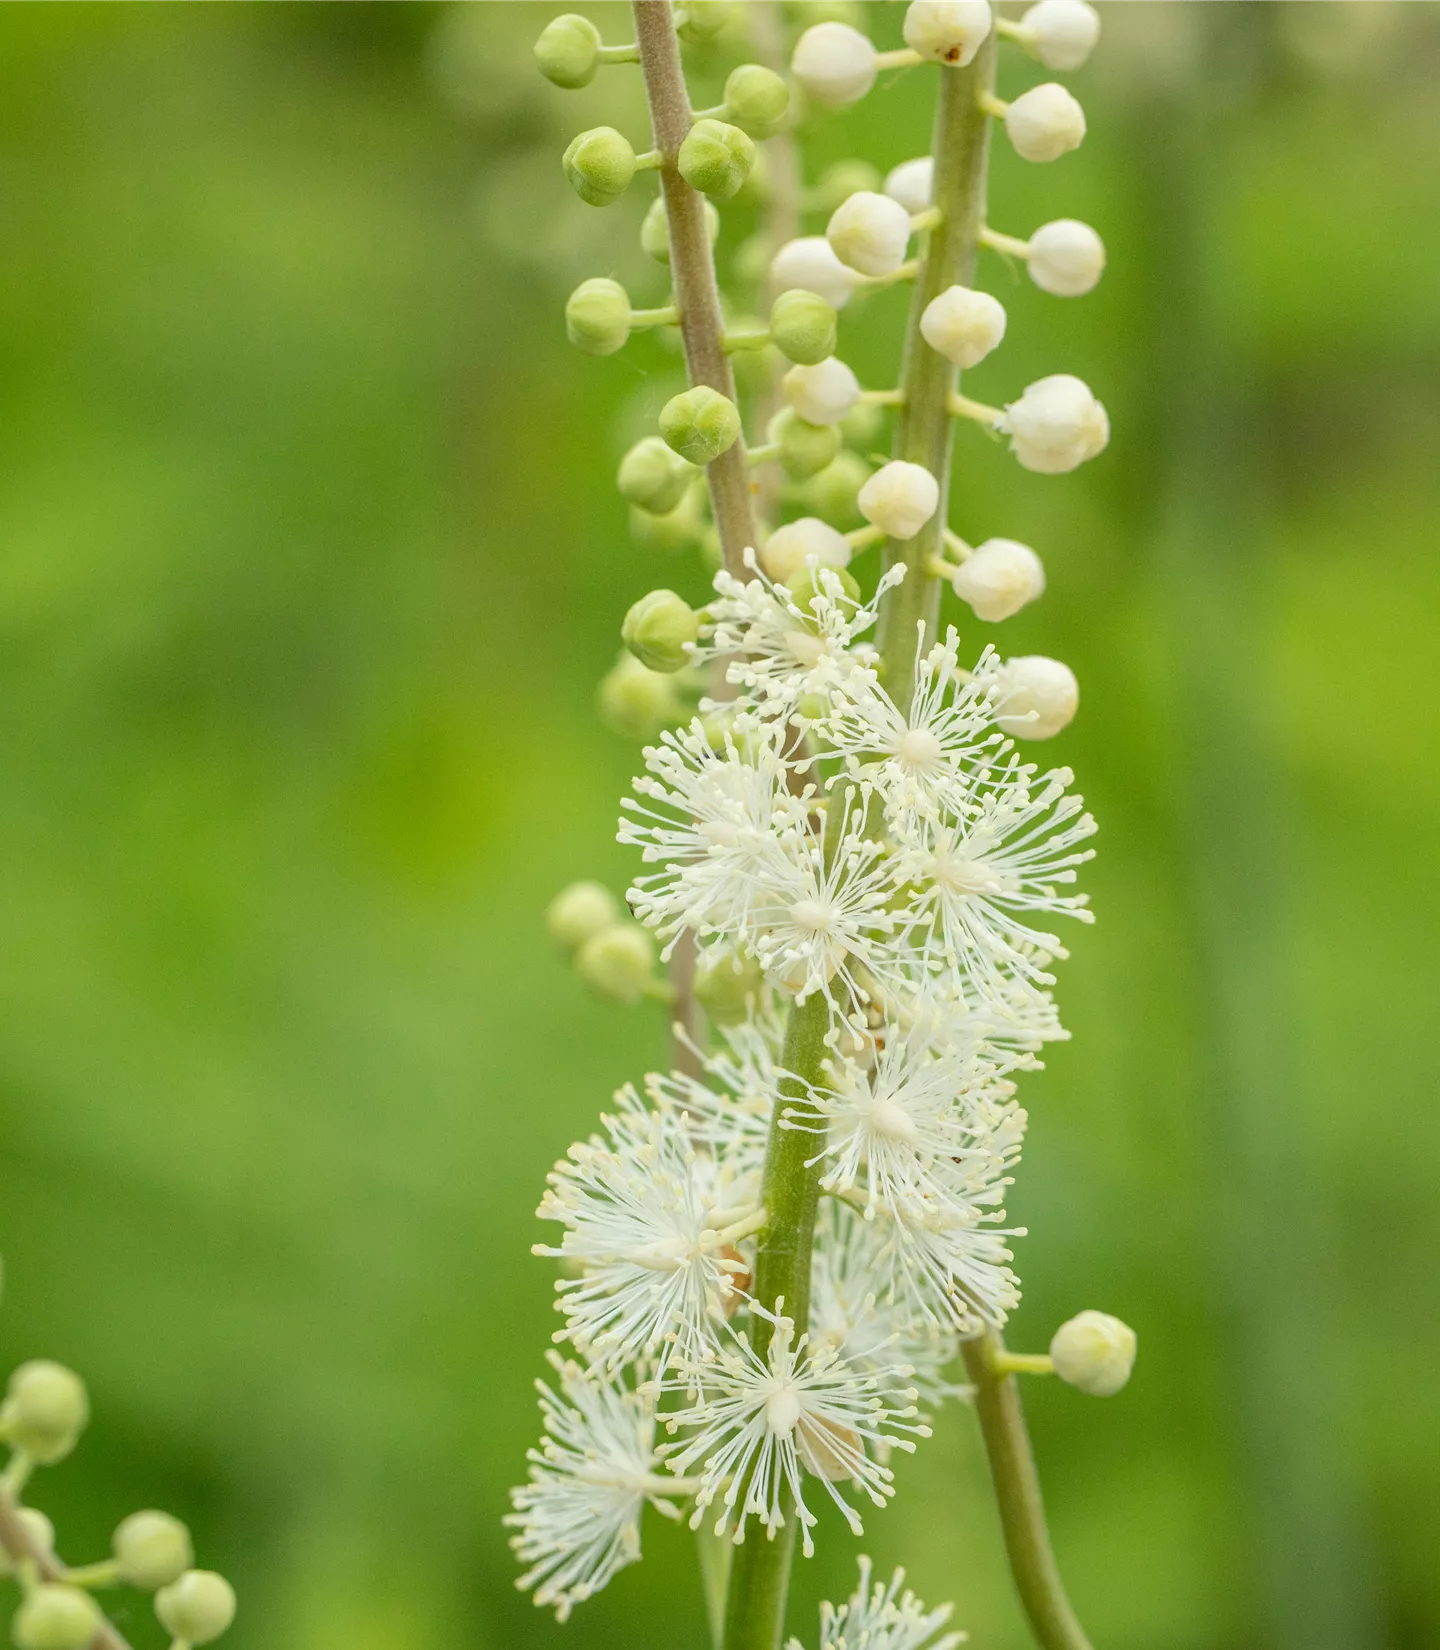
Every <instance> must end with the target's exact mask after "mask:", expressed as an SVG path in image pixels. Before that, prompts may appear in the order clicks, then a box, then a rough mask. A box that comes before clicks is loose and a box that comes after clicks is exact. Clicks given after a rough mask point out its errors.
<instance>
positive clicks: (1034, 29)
mask: <svg viewBox="0 0 1440 1650" xmlns="http://www.w3.org/2000/svg"><path fill="white" fill-rule="evenodd" d="M1020 26H1021V28H1022V29H1023V30H1024V32H1025V40H1026V44H1027V45H1028V46H1029V48H1030V50H1031V51H1033V52H1034V53H1035V55H1036V57H1038V58H1039V59H1040V61H1041V62H1042V63H1043V64H1044V65H1045V67H1046V68H1047V69H1078V68H1079V67H1080V66H1081V64H1082V63H1084V61H1085V59H1086V58H1087V57H1089V55H1090V53H1091V52H1092V51H1094V49H1095V43H1096V41H1097V40H1099V38H1100V13H1099V12H1097V11H1096V10H1095V8H1094V7H1093V6H1089V5H1087V4H1086V3H1085V0H1040V3H1039V5H1036V6H1031V8H1030V9H1029V11H1027V12H1026V13H1025V15H1024V16H1023V17H1022V18H1021V19H1020Z"/></svg>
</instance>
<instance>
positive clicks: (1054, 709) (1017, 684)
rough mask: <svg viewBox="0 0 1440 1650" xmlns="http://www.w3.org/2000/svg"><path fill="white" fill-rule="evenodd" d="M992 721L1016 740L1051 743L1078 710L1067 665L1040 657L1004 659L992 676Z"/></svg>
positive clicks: (1076, 686)
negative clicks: (1048, 741) (1035, 740)
mask: <svg viewBox="0 0 1440 1650" xmlns="http://www.w3.org/2000/svg"><path fill="white" fill-rule="evenodd" d="M994 680H995V720H996V722H998V723H999V725H1000V726H1001V727H1002V728H1003V729H1004V730H1005V732H1006V733H1008V734H1010V735H1011V736H1012V737H1013V738H1015V739H1053V738H1054V737H1055V735H1056V734H1057V733H1059V732H1060V730H1061V729H1062V728H1066V727H1069V725H1070V723H1071V722H1072V721H1074V719H1075V712H1076V711H1077V710H1078V709H1079V708H1080V684H1079V683H1078V682H1077V681H1076V680H1075V673H1074V671H1072V670H1071V669H1070V667H1069V665H1065V664H1062V663H1061V662H1060V660H1059V659H1047V658H1045V657H1044V655H1043V654H1039V653H1029V654H1021V655H1020V656H1019V657H1018V658H1015V659H1007V660H1006V661H1005V663H1004V664H1003V665H1001V666H1000V667H999V669H998V670H997V671H996V672H995V678H994Z"/></svg>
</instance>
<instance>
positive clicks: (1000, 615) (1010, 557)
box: [950, 539, 1045, 624]
mask: <svg viewBox="0 0 1440 1650" xmlns="http://www.w3.org/2000/svg"><path fill="white" fill-rule="evenodd" d="M950 582H951V583H952V584H953V585H954V586H955V594H956V595H957V596H958V597H959V598H960V600H961V601H962V602H968V603H969V604H970V611H971V612H972V613H974V615H975V617H976V618H977V619H984V620H986V621H987V622H988V623H990V624H998V623H999V621H1000V620H1001V619H1008V618H1009V617H1010V615H1011V614H1012V613H1018V612H1019V611H1020V609H1021V608H1022V607H1024V606H1025V604H1026V603H1027V602H1033V601H1034V600H1035V598H1036V597H1037V596H1043V595H1044V593H1045V567H1044V564H1043V563H1042V562H1041V560H1040V558H1039V556H1037V555H1036V554H1035V552H1034V551H1033V550H1032V549H1031V548H1030V546H1029V545H1028V544H1017V543H1016V541H1015V540H1014V539H986V540H985V542H984V544H982V545H979V546H977V547H976V549H975V551H974V553H973V554H972V555H970V556H968V557H967V558H966V559H965V561H963V562H962V563H961V564H960V566H959V567H957V568H956V569H955V572H954V574H953V576H952V578H951V581H950Z"/></svg>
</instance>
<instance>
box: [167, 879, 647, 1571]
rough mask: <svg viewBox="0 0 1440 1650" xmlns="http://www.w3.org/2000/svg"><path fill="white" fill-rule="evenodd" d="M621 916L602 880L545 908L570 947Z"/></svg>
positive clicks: (554, 935)
mask: <svg viewBox="0 0 1440 1650" xmlns="http://www.w3.org/2000/svg"><path fill="white" fill-rule="evenodd" d="M619 920H620V901H619V900H617V899H616V898H615V896H614V894H612V893H611V892H610V890H609V889H608V888H607V887H605V886H604V884H603V883H599V882H572V883H571V884H570V886H569V887H568V888H562V889H561V890H560V892H559V893H558V894H556V896H555V898H554V899H552V900H551V901H550V903H549V905H548V906H547V907H546V908H545V928H546V931H547V932H548V933H549V935H550V938H551V939H552V940H555V941H556V942H557V943H558V944H560V945H563V946H564V947H565V949H566V950H567V951H574V950H575V949H576V948H577V947H578V946H582V945H584V943H585V941H586V940H588V939H589V938H590V936H591V935H592V934H598V933H599V932H600V930H601V929H602V928H609V927H610V926H611V924H612V923H616V922H618V921H619ZM180 1568H181V1569H182V1570H183V1569H184V1568H185V1566H184V1565H183V1564H182V1565H181V1566H180Z"/></svg>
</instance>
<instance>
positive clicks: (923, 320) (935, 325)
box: [920, 286, 1005, 367]
mask: <svg viewBox="0 0 1440 1650" xmlns="http://www.w3.org/2000/svg"><path fill="white" fill-rule="evenodd" d="M920 335H921V336H922V337H923V338H924V340H925V342H926V343H927V344H929V346H930V348H931V349H933V350H935V351H936V352H937V354H940V355H943V356H944V357H945V359H946V360H947V361H953V362H954V363H955V365H956V366H957V367H973V366H975V365H976V364H977V363H979V362H981V361H983V360H984V359H985V357H986V356H987V355H988V354H989V353H990V351H991V350H992V349H994V348H995V346H996V345H997V344H998V343H999V342H1000V340H1001V339H1002V338H1003V337H1004V336H1005V306H1004V305H1003V304H1002V303H1001V302H1000V301H999V299H998V298H992V297H991V296H990V294H989V293H988V292H976V291H974V290H973V289H972V288H971V287H968V286H952V287H947V288H946V289H945V291H944V292H942V293H941V294H940V295H939V297H937V298H932V299H931V300H930V302H929V303H928V304H926V306H925V313H924V314H923V315H922V316H921V317H920Z"/></svg>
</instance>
